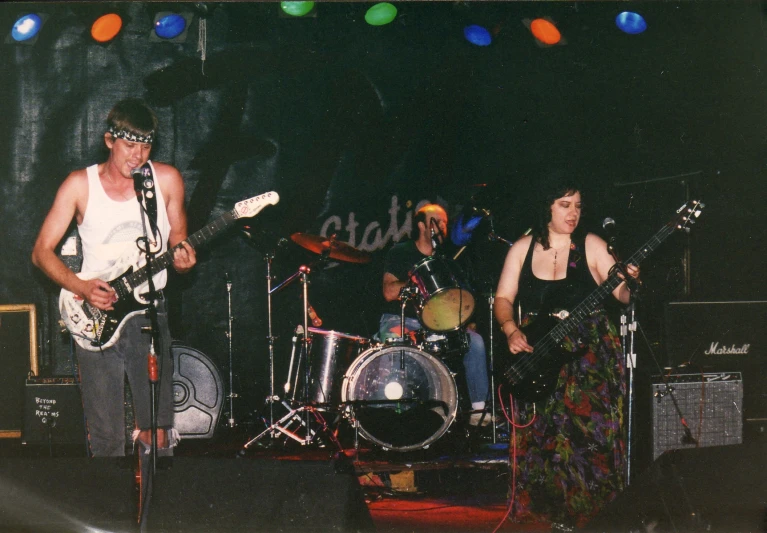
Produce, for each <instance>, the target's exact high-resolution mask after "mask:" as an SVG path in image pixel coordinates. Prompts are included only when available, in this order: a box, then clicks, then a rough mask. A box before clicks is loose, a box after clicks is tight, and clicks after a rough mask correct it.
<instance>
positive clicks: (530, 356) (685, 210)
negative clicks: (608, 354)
mask: <svg viewBox="0 0 767 533" xmlns="http://www.w3.org/2000/svg"><path fill="white" fill-rule="evenodd" d="M703 207H704V204H702V203H701V202H699V201H697V200H691V201H689V202H687V203H685V204H684V205H683V206H682V207H680V208H679V209H678V210H677V211H676V213H677V214H676V216H675V217H674V219H673V220H671V221H670V222H669V223H668V224H666V225H665V226H663V227H662V228H661V229H660V231H658V233H656V234H655V235H653V236H652V238H651V239H650V240H649V241H647V242H646V243H645V245H644V246H642V247H641V248H640V249H639V250H637V251H636V252H635V253H634V255H632V256H631V257H630V258H629V259H628V260H627V261H626V264H632V265H637V266H638V265H639V264H640V263H641V262H642V260H643V259H645V258H646V257H647V256H648V255H650V253H651V252H652V251H654V250H655V249H656V248H657V247H658V246H660V244H661V243H663V241H665V240H666V239H667V238H668V237H669V236H670V235H671V234H672V233H674V232H675V231H677V230H684V231H686V232H689V231H690V225H692V224H694V223H695V220H696V219H697V218H698V217H699V216H700V214H701V211H702V209H703ZM622 281H623V280H622V279H621V278H620V277H619V276H618V274H617V272H613V273H611V274H610V275H609V277H608V278H607V279H606V280H605V281H604V282H603V283H602V284H601V285H599V287H597V288H596V289H594V290H593V291H592V292H591V294H589V296H587V297H586V298H585V299H584V300H583V301H582V302H581V303H580V304H578V305H577V306H576V307H575V308H574V309H573V310H572V311H569V312H568V311H565V310H562V311H559V312H558V313H556V315H555V317H556V318H557V319H559V321H558V322H557V323H556V325H555V326H554V327H553V328H551V329H549V330H548V333H546V334H545V335H543V336H541V337H537V338H536V336H535V331H534V329H535V328H534V327H533V328H532V329H531V331H530V333H531V335H530V338H529V341H528V342H530V343H531V345H532V346H533V352H532V353H530V352H522V353H520V354H517V355H513V356H512V358H513V360H512V363H511V364H510V365H509V366H508V367H507V368H506V370H505V371H504V372H503V378H504V380H505V382H506V383H505V384H504V388H507V389H508V390H509V391H510V392H511V393H512V395H513V396H514V397H515V398H517V399H519V400H523V401H530V402H534V401H537V400H540V399H542V398H545V397H547V396H549V395H550V394H551V393H552V391H553V390H554V387H556V385H557V379H558V378H559V372H560V370H561V369H562V366H563V365H564V364H566V363H567V362H569V361H570V360H572V359H573V358H575V357H577V356H578V354H577V353H576V354H573V353H570V352H564V351H563V350H561V348H560V346H561V344H562V341H563V340H564V338H565V337H566V336H567V335H568V334H569V333H570V332H571V331H573V330H574V329H575V328H576V327H577V326H578V324H580V323H581V322H583V321H584V320H585V319H586V318H587V317H588V316H589V315H590V314H591V313H592V312H594V311H595V310H596V309H597V308H598V307H599V305H600V304H601V303H602V302H603V301H604V299H605V298H606V297H607V296H608V295H609V294H610V293H611V292H612V291H613V290H614V289H615V288H616V287H617V286H618V285H620V283H621V282H622ZM534 324H535V323H533V324H531V326H534ZM524 332H525V335H527V334H528V328H524Z"/></svg>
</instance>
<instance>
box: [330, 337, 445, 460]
mask: <svg viewBox="0 0 767 533" xmlns="http://www.w3.org/2000/svg"><path fill="white" fill-rule="evenodd" d="M341 400H342V402H343V403H344V404H345V405H346V406H348V407H349V408H350V409H351V413H352V418H353V420H354V421H356V424H357V427H358V429H359V432H360V434H361V435H362V436H363V437H364V438H366V439H367V440H369V441H371V442H373V443H375V444H378V445H379V446H381V447H382V448H384V449H386V450H395V451H401V452H407V451H411V450H419V449H423V448H428V447H429V445H431V443H433V442H434V441H436V440H437V439H438V438H440V437H441V436H442V435H444V434H445V432H446V431H447V430H448V428H449V427H450V424H452V422H453V420H455V415H456V412H457V410H458V392H457V389H456V386H455V380H454V379H453V376H452V374H451V373H450V371H449V370H448V369H447V367H446V366H445V365H444V364H443V363H442V362H441V361H440V360H439V359H437V358H436V357H434V356H433V355H431V354H429V353H426V352H424V351H422V350H419V349H418V348H414V347H413V346H410V345H408V344H401V345H384V346H377V347H374V348H371V349H369V350H367V351H365V352H363V353H362V354H360V356H359V357H358V358H357V359H355V360H354V362H353V363H352V365H351V366H350V367H349V370H348V372H347V373H346V376H344V381H343V387H342V390H341Z"/></svg>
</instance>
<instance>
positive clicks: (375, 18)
mask: <svg viewBox="0 0 767 533" xmlns="http://www.w3.org/2000/svg"><path fill="white" fill-rule="evenodd" d="M396 17H397V8H396V7H394V5H392V4H390V3H389V2H381V3H379V4H376V5H374V6H373V7H371V8H370V9H368V10H367V12H366V13H365V22H367V23H368V24H370V25H371V26H384V25H386V24H389V23H390V22H391V21H393V20H394V19H395V18H396Z"/></svg>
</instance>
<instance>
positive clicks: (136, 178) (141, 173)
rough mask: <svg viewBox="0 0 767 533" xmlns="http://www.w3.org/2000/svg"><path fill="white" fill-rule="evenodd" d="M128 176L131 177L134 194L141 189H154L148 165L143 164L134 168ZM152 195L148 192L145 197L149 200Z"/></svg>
mask: <svg viewBox="0 0 767 533" xmlns="http://www.w3.org/2000/svg"><path fill="white" fill-rule="evenodd" d="M130 174H131V176H132V177H133V189H134V190H135V191H136V192H141V189H142V188H144V189H152V188H154V180H153V179H152V170H151V169H150V168H149V163H144V164H143V165H142V166H140V167H138V168H134V169H133V170H131V172H130ZM152 194H153V193H152V192H151V190H149V191H148V194H147V196H148V197H149V198H151V197H152Z"/></svg>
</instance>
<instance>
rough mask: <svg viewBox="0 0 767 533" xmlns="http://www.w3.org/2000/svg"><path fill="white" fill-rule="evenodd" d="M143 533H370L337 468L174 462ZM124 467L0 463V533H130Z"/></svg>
mask: <svg viewBox="0 0 767 533" xmlns="http://www.w3.org/2000/svg"><path fill="white" fill-rule="evenodd" d="M148 505H149V508H148V520H147V531H150V532H154V531H200V532H202V531H204V532H206V533H208V532H219V531H221V532H223V531H249V532H250V531H256V532H257V531H264V532H293V531H295V532H330V531H339V532H347V531H348V532H357V531H373V530H374V527H373V522H372V519H371V518H370V513H369V512H368V509H367V506H366V504H365V501H364V497H363V493H362V490H361V488H360V486H359V483H358V481H357V477H356V475H355V474H354V471H353V469H352V468H351V466H350V465H349V464H348V463H346V462H345V461H324V462H320V461H275V460H261V459H247V458H243V459H209V458H191V457H175V458H174V459H173V462H172V464H171V466H170V467H169V468H167V469H159V470H158V471H157V473H156V474H155V478H154V483H153V488H152V494H151V498H150V500H149V504H148ZM137 510H138V492H137V490H136V488H135V480H134V471H133V468H132V459H131V458H130V457H128V458H94V459H62V458H57V459H50V458H39V459H3V458H0V531H9V532H11V531H12V532H14V533H15V532H22V531H23V532H33V531H34V532H51V533H53V532H56V533H68V532H73V533H74V532H77V533H80V532H82V531H137V530H138V516H137Z"/></svg>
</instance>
